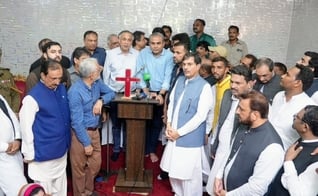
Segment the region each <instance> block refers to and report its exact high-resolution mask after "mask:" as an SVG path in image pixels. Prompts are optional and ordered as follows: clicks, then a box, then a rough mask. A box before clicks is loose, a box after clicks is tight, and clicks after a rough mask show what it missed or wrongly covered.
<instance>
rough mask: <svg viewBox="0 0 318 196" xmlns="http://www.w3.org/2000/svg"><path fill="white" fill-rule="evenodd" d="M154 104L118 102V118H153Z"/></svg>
mask: <svg viewBox="0 0 318 196" xmlns="http://www.w3.org/2000/svg"><path fill="white" fill-rule="evenodd" d="M152 108H153V106H152V104H136V103H128V102H126V103H118V118H126V119H143V120H146V119H152Z"/></svg>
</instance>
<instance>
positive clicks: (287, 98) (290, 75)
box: [269, 65, 316, 150]
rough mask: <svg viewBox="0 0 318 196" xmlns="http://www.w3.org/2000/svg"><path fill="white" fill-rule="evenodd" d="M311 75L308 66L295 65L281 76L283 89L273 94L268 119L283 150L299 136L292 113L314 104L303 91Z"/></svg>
mask: <svg viewBox="0 0 318 196" xmlns="http://www.w3.org/2000/svg"><path fill="white" fill-rule="evenodd" d="M313 77H314V76H313V72H312V71H311V70H310V68H308V67H305V66H303V65H295V66H294V67H291V68H290V69H289V70H288V71H287V73H286V74H284V75H282V76H281V82H280V84H281V86H282V87H283V88H284V91H280V92H278V93H277V94H276V95H275V97H274V99H273V103H272V108H271V111H272V114H271V115H270V116H269V120H270V122H271V123H272V124H273V126H274V127H275V129H276V131H277V133H278V134H279V136H280V137H281V138H282V141H283V144H284V149H285V150H287V149H288V148H289V147H290V146H291V145H292V144H293V143H294V142H295V141H296V140H297V139H298V138H299V135H298V133H297V132H296V131H295V130H294V129H293V127H292V122H293V115H294V114H295V113H296V112H298V111H299V110H301V109H302V108H304V107H305V106H306V105H316V104H315V103H314V102H313V101H312V100H311V99H310V97H308V95H307V94H306V93H305V92H304V91H305V90H306V89H308V88H309V87H310V86H311V84H312V82H313Z"/></svg>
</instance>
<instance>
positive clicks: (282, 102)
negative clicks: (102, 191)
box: [0, 19, 318, 196]
mask: <svg viewBox="0 0 318 196" xmlns="http://www.w3.org/2000/svg"><path fill="white" fill-rule="evenodd" d="M204 26H205V21H204V20H202V19H196V20H195V21H194V24H193V31H194V33H195V35H193V36H191V37H189V36H188V35H187V34H186V33H180V34H176V35H174V36H172V40H171V41H170V39H169V38H170V36H171V33H172V30H171V28H169V26H164V27H165V28H162V32H163V33H161V32H160V31H159V32H158V31H157V30H156V31H154V32H153V33H152V34H151V35H150V36H149V41H148V45H149V47H146V43H147V41H146V38H145V34H144V33H143V32H140V31H136V32H134V33H132V32H130V31H128V30H124V31H122V32H120V33H119V34H118V35H115V34H112V35H110V36H109V37H108V44H109V46H110V47H113V48H112V49H109V50H108V51H107V52H106V51H105V49H103V48H101V47H98V46H97V45H98V35H97V33H96V32H94V31H87V32H85V33H84V37H83V39H84V47H78V48H76V49H75V50H74V52H73V54H72V57H71V60H68V59H67V57H64V56H62V47H61V45H60V44H59V43H58V42H54V41H52V40H47V39H46V40H42V41H43V43H41V42H40V44H39V48H40V50H41V51H42V53H43V54H42V56H41V58H40V59H39V60H37V61H36V62H37V63H34V64H33V65H32V66H31V69H30V74H29V76H28V78H27V81H26V83H27V96H25V97H24V99H23V102H22V107H21V109H20V112H19V120H20V123H19V121H18V120H17V118H16V116H15V115H14V113H13V111H12V110H11V109H10V107H9V105H8V104H7V103H6V101H5V100H4V98H3V97H0V106H1V109H2V112H0V114H1V116H0V117H1V119H3V122H4V123H5V124H4V126H5V130H6V131H4V134H5V135H3V136H4V137H1V138H6V141H5V142H4V143H3V144H2V143H1V145H0V147H1V149H2V152H3V153H2V152H1V157H2V156H3V159H5V160H6V161H5V162H0V167H1V168H4V169H1V171H6V170H8V169H10V168H12V169H11V170H13V169H14V171H15V172H14V173H12V174H10V176H8V178H6V179H2V180H0V188H1V189H2V191H3V192H4V193H5V194H6V195H10V194H11V193H12V194H13V195H15V194H16V193H15V191H16V192H17V191H18V188H19V187H21V186H22V185H23V184H25V183H26V179H25V177H24V175H23V167H22V156H21V153H20V151H19V149H20V145H21V146H22V150H21V152H22V154H23V159H24V162H25V163H27V164H28V175H29V177H30V178H31V179H32V180H34V181H35V182H36V183H39V184H41V185H42V186H43V187H44V189H45V191H46V192H47V193H48V194H51V195H59V196H60V195H66V194H67V180H66V164H67V156H68V155H67V153H68V152H69V156H70V164H71V170H72V181H73V195H74V196H75V195H76V196H78V195H95V193H94V178H95V177H96V175H97V174H98V172H99V170H100V165H101V146H100V134H99V129H100V127H101V122H103V121H105V120H106V119H105V116H106V115H105V114H104V113H103V112H104V110H103V107H104V106H105V104H110V110H109V113H110V118H111V121H112V134H113V153H112V155H111V159H112V161H117V159H118V157H119V155H120V153H121V151H124V149H122V148H121V147H123V148H125V141H124V142H123V146H121V130H123V133H124V138H125V122H124V121H123V119H120V118H118V117H117V104H116V102H112V100H113V99H114V97H115V94H123V93H124V83H123V82H120V81H117V80H116V78H117V77H122V76H124V75H125V71H126V69H130V70H131V74H132V76H133V77H138V78H139V80H140V82H136V83H135V84H133V85H131V89H130V91H131V92H136V91H137V92H138V93H139V91H142V93H144V94H145V95H146V97H147V98H148V99H155V100H157V101H158V104H157V105H155V106H154V108H153V110H154V112H153V114H154V116H153V118H152V119H151V120H149V121H148V122H147V126H146V128H147V132H146V142H145V143H146V146H145V156H146V157H149V158H150V160H151V161H152V162H157V161H159V156H158V155H157V154H156V147H157V144H158V138H159V135H160V132H161V131H162V128H163V127H165V129H164V135H165V138H166V139H167V144H166V147H165V150H164V153H163V156H162V159H161V162H160V167H161V169H162V170H163V171H164V172H165V174H166V176H168V177H169V180H170V184H171V186H172V190H173V191H174V193H175V195H184V196H187V195H189V196H192V195H202V193H203V187H202V181H205V183H207V186H206V191H207V192H208V194H210V195H265V194H268V195H284V194H286V195H288V194H290V195H293V194H295V195H296V194H297V193H298V192H299V191H301V192H303V193H307V194H308V195H313V194H317V192H318V190H317V187H318V186H317V182H318V180H317V178H318V175H317V173H316V172H315V170H316V168H318V164H317V163H318V162H317V161H318V160H317V155H315V148H316V147H317V142H318V113H317V112H318V106H316V103H315V102H314V101H313V100H312V99H311V98H310V96H314V95H315V91H316V90H317V89H315V88H316V87H313V86H312V83H314V82H313V81H315V80H316V79H314V73H315V70H316V69H317V68H318V64H315V63H316V61H315V60H316V58H317V57H318V54H317V53H314V52H310V53H305V56H304V57H303V58H302V61H300V62H298V64H297V65H296V66H293V67H291V68H290V69H289V70H288V71H287V72H286V73H285V74H283V75H282V76H279V75H278V74H275V72H274V67H275V63H274V62H273V61H272V60H271V59H269V58H260V59H257V60H256V58H255V56H253V55H248V54H247V46H246V44H245V43H244V42H243V41H241V40H239V39H238V36H239V29H238V27H236V26H230V27H229V29H228V33H229V34H228V35H229V40H228V41H225V42H223V43H222V44H221V45H219V46H216V43H215V40H214V39H213V37H212V36H210V35H207V34H205V33H204ZM165 31H169V32H170V35H165ZM167 34H169V33H167ZM205 42H207V43H205ZM204 50H206V51H207V52H206V53H204V54H203V55H200V52H199V51H204ZM191 51H192V52H195V51H197V53H190V52H191ZM315 55H316V56H315ZM63 59H64V60H63ZM239 64H241V65H239ZM71 65H73V66H72V67H71ZM254 67H255V68H254ZM69 68H71V69H69ZM67 69H69V71H70V72H69V71H67ZM314 84H315V83H314ZM311 87H312V88H313V90H312V93H311V94H310V95H307V94H306V93H305V91H306V90H307V89H310V88H311ZM2 102H3V103H2ZM2 105H3V106H4V107H3V106H2ZM20 126H21V129H20ZM21 139H22V141H21ZM296 141H298V142H296ZM295 142H296V143H295ZM210 144H211V147H210ZM312 152H314V153H312ZM311 153H312V155H311ZM11 155H14V156H11ZM8 163H10V164H8ZM203 174H205V175H207V176H208V179H204V177H203ZM160 177H162V176H160ZM17 178H18V179H19V180H17ZM13 181H14V182H15V183H12V182H13ZM297 186H299V187H301V188H299V189H297V188H296V187H297ZM306 186H307V187H306Z"/></svg>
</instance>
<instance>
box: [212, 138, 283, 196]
mask: <svg viewBox="0 0 318 196" xmlns="http://www.w3.org/2000/svg"><path fill="white" fill-rule="evenodd" d="M239 151H240V149H239V150H238V151H237V153H238V152H239ZM237 153H236V154H235V155H234V157H233V158H232V160H231V161H230V162H229V163H228V164H227V165H226V166H225V168H224V167H222V168H224V169H220V170H219V171H218V174H217V176H216V177H217V178H219V179H222V177H223V173H224V182H226V177H227V175H228V173H229V171H230V169H231V167H232V164H233V163H234V160H235V159H236V155H237ZM284 155H285V152H284V149H283V148H282V146H281V145H280V144H276V143H275V144H270V145H268V146H267V147H266V148H265V149H264V150H263V152H261V154H260V155H259V158H258V160H257V161H256V162H255V165H254V170H253V175H252V176H250V177H249V179H248V182H247V183H245V184H243V185H242V186H240V187H238V188H236V189H234V190H232V191H229V192H227V193H226V195H227V196H249V195H250V196H256V195H260V196H261V195H264V194H265V193H266V192H267V189H268V186H269V185H270V183H271V182H272V180H273V179H274V177H275V176H276V174H277V172H278V170H279V169H280V168H281V167H282V164H283V161H284ZM226 161H227V159H224V165H225V163H226ZM238 172H239V171H238Z"/></svg>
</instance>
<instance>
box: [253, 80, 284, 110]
mask: <svg viewBox="0 0 318 196" xmlns="http://www.w3.org/2000/svg"><path fill="white" fill-rule="evenodd" d="M263 85H264V88H263V94H264V95H265V97H266V98H267V100H268V101H269V103H270V104H272V102H273V99H274V96H275V95H276V94H277V93H278V92H279V91H282V90H283V87H281V85H280V76H278V75H276V74H275V75H274V76H273V77H272V79H271V80H270V81H268V82H267V83H265V84H263V83H261V82H260V81H259V80H258V79H257V80H256V83H255V85H254V89H255V90H257V91H260V90H261V88H262V86H263Z"/></svg>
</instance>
